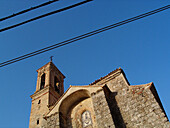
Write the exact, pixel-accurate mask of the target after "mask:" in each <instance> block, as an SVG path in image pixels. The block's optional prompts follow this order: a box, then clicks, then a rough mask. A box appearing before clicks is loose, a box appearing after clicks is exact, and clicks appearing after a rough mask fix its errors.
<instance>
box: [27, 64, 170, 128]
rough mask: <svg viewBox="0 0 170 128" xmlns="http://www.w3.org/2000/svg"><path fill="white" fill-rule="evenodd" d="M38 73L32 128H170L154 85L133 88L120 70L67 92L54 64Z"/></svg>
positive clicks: (39, 70) (30, 125) (32, 96)
mask: <svg viewBox="0 0 170 128" xmlns="http://www.w3.org/2000/svg"><path fill="white" fill-rule="evenodd" d="M37 72H38V77H37V85H36V91H35V92H34V94H32V95H31V99H32V105H31V113H30V122H29V128H170V122H169V120H168V118H167V116H166V113H165V111H164V108H163V106H162V103H161V101H160V98H159V96H158V94H157V91H156V89H155V87H154V84H153V83H148V84H143V85H130V84H129V82H128V80H127V79H126V76H125V73H124V72H123V70H122V69H121V68H119V69H116V70H114V71H112V72H110V73H109V74H108V75H106V76H104V77H101V78H100V79H98V80H96V81H94V82H92V83H91V84H89V85H84V86H79V85H77V86H70V87H69V88H68V89H67V91H66V92H64V79H65V76H64V75H63V74H62V73H61V72H60V71H59V69H58V68H57V67H56V66H55V65H54V64H53V62H52V61H50V62H49V63H47V64H46V65H44V66H43V67H41V68H39V69H38V70H37Z"/></svg>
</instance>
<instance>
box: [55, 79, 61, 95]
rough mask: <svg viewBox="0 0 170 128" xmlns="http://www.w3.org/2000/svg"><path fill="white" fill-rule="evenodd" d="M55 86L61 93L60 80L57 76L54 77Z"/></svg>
mask: <svg viewBox="0 0 170 128" xmlns="http://www.w3.org/2000/svg"><path fill="white" fill-rule="evenodd" d="M54 88H55V91H57V92H58V93H60V82H59V80H58V78H57V77H56V76H55V77H54Z"/></svg>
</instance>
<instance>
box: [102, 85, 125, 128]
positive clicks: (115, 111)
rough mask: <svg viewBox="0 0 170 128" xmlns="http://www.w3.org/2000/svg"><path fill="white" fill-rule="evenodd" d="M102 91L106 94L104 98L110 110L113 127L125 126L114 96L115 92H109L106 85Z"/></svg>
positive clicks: (123, 127) (122, 127) (120, 127)
mask: <svg viewBox="0 0 170 128" xmlns="http://www.w3.org/2000/svg"><path fill="white" fill-rule="evenodd" d="M104 93H105V95H106V100H107V103H108V105H109V109H110V111H111V115H112V119H113V122H114V124H115V128H126V124H125V122H124V120H123V117H122V115H121V112H120V110H119V107H118V105H117V101H116V99H115V96H116V95H117V92H111V91H110V89H109V88H108V87H107V85H105V86H104Z"/></svg>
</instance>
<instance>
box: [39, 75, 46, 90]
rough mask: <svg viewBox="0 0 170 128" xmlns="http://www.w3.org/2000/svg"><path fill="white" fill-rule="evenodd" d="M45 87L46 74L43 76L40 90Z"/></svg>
mask: <svg viewBox="0 0 170 128" xmlns="http://www.w3.org/2000/svg"><path fill="white" fill-rule="evenodd" d="M44 86H45V73H44V74H43V75H42V76H41V85H40V90H41V89H43V88H44Z"/></svg>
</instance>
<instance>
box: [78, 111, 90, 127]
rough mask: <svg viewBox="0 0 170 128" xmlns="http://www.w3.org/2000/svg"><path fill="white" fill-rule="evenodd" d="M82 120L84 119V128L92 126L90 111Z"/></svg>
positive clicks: (85, 113) (86, 112) (84, 114)
mask: <svg viewBox="0 0 170 128" xmlns="http://www.w3.org/2000/svg"><path fill="white" fill-rule="evenodd" d="M81 119H82V124H83V128H85V127H87V126H89V125H91V124H92V120H91V114H90V112H89V111H85V112H83V113H82V115H81Z"/></svg>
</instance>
